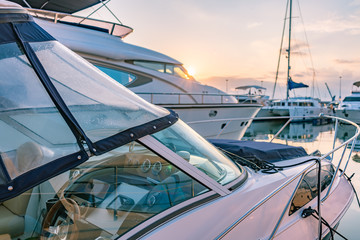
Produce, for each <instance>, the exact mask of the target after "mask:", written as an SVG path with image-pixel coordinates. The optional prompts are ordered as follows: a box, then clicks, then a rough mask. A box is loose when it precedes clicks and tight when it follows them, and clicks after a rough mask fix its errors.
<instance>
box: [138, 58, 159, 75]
mask: <svg viewBox="0 0 360 240" xmlns="http://www.w3.org/2000/svg"><path fill="white" fill-rule="evenodd" d="M133 63H134V65H137V66H142V67H144V68H148V69H152V70H155V71H158V72H162V73H163V72H165V64H164V63H157V62H149V61H133Z"/></svg>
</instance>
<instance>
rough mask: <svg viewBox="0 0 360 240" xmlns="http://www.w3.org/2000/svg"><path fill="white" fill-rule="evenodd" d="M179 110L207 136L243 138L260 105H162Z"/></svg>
mask: <svg viewBox="0 0 360 240" xmlns="http://www.w3.org/2000/svg"><path fill="white" fill-rule="evenodd" d="M162 106H163V107H166V108H171V109H172V110H174V111H175V112H177V113H178V114H179V116H180V118H181V119H182V120H183V121H184V122H186V123H187V124H188V125H189V126H191V127H192V128H193V129H194V130H195V131H196V132H198V133H199V134H200V135H201V136H203V137H205V138H224V139H225V138H227V139H241V138H242V137H243V136H244V134H245V132H246V129H247V128H248V127H249V126H250V124H251V123H252V119H253V118H254V117H255V115H256V114H257V113H258V112H259V110H260V107H259V106H258V105H251V104H247V105H244V104H241V105H240V104H239V105H238V104H228V105H226V104H222V105H201V104H197V105H162Z"/></svg>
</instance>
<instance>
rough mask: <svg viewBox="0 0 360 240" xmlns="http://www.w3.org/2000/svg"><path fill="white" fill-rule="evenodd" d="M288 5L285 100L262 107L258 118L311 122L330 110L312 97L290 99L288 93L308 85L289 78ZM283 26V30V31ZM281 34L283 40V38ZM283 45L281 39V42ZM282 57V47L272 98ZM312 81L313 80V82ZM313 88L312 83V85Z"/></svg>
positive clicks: (327, 113)
mask: <svg viewBox="0 0 360 240" xmlns="http://www.w3.org/2000/svg"><path fill="white" fill-rule="evenodd" d="M289 1H290V4H288V5H287V6H288V8H289V18H288V19H287V13H288V9H287V10H286V17H285V20H284V21H286V20H288V23H289V24H288V25H289V29H288V30H289V35H288V48H287V49H286V52H287V55H286V58H287V77H286V99H282V100H273V101H272V103H270V105H268V106H266V107H264V108H263V109H262V111H261V112H260V114H259V116H261V117H268V116H289V117H290V118H293V119H294V120H295V121H308V120H313V119H316V118H318V117H319V114H326V115H333V111H332V109H330V108H329V107H327V106H325V105H322V104H321V103H320V100H319V99H316V98H313V97H300V98H299V97H294V98H291V97H290V91H291V90H293V89H296V88H307V87H309V86H308V85H306V84H304V83H297V82H294V81H293V80H292V77H291V69H292V68H291V62H290V59H291V58H290V57H291V28H292V0H289ZM285 26H286V25H285V24H284V30H285ZM284 36H285V35H284V34H283V38H284ZM281 43H283V39H282V41H281ZM281 55H282V46H281V50H280V53H279V60H278V68H277V73H276V78H275V79H276V80H275V84H274V90H273V96H272V97H274V93H275V89H276V82H277V79H278V73H279V64H280V59H281ZM313 81H314V80H313ZM313 87H314V83H313Z"/></svg>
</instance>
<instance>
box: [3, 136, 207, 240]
mask: <svg viewBox="0 0 360 240" xmlns="http://www.w3.org/2000/svg"><path fill="white" fill-rule="evenodd" d="M208 191H209V189H207V188H206V187H204V186H203V185H201V184H200V183H198V182H197V181H196V180H194V179H192V178H191V177H189V176H188V175H186V174H185V173H184V172H182V171H180V170H179V169H177V168H176V167H174V166H173V165H171V164H170V163H169V162H168V161H166V160H165V159H163V158H162V157H160V156H158V155H157V154H155V153H154V152H152V151H150V150H148V149H147V148H145V147H143V146H142V145H140V144H138V143H135V142H133V143H130V144H128V145H125V146H122V147H120V148H117V149H115V150H113V151H111V152H109V153H107V154H104V155H102V156H97V157H92V158H90V159H89V160H88V161H87V162H85V163H83V164H81V165H79V166H78V167H76V168H75V169H72V170H70V171H68V172H66V173H63V174H61V175H59V176H57V177H55V178H52V179H50V180H49V181H47V182H45V183H43V184H41V185H38V186H36V187H35V188H34V189H33V190H32V191H29V192H28V193H27V197H26V198H25V196H24V195H23V196H22V197H23V199H24V201H23V202H22V205H23V209H24V211H23V212H24V215H25V217H24V219H25V222H24V221H17V222H15V224H13V226H12V227H11V228H7V225H6V224H0V233H8V234H10V235H11V237H12V238H21V239H25V238H27V237H31V239H39V237H40V236H41V235H42V237H41V239H100V238H101V239H114V238H115V237H117V236H119V235H120V236H121V235H122V234H124V233H125V232H127V231H128V230H130V229H132V228H133V227H135V226H136V225H138V224H140V223H142V222H144V221H146V220H147V219H149V218H151V217H153V216H155V215H157V214H158V213H160V212H163V211H165V210H166V209H169V208H171V207H172V206H175V205H177V204H179V203H182V202H184V201H186V200H189V199H191V198H193V197H195V196H198V195H201V194H203V193H205V192H208ZM11 201H12V202H14V201H16V199H10V200H9V201H7V202H6V203H4V205H5V204H6V206H11V204H10V203H11ZM0 208H2V206H1V205H0ZM10 210H11V209H10ZM2 213H3V212H2ZM11 216H13V218H14V219H15V217H16V216H17V215H16V213H12V212H10V211H9V213H7V215H6V216H5V215H0V223H1V222H2V221H5V219H6V218H7V219H9V218H10V217H11ZM41 223H42V224H41ZM9 229H11V230H9Z"/></svg>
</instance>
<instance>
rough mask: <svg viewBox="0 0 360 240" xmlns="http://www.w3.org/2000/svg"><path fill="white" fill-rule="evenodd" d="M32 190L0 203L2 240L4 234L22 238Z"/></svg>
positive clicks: (0, 233)
mask: <svg viewBox="0 0 360 240" xmlns="http://www.w3.org/2000/svg"><path fill="white" fill-rule="evenodd" d="M31 192H32V190H28V191H27V192H25V193H23V194H20V195H19V196H17V197H14V198H12V199H10V200H7V201H5V202H3V203H0V216H1V218H0V239H1V236H2V235H3V234H10V236H11V237H12V238H14V237H18V236H21V235H22V234H23V233H24V229H25V214H26V209H27V206H28V203H29V199H30V196H31Z"/></svg>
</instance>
